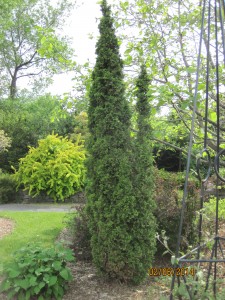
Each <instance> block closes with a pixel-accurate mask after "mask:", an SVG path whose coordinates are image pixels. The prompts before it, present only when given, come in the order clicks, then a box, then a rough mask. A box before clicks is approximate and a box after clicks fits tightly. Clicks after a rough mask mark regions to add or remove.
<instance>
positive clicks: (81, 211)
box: [66, 207, 92, 260]
mask: <svg viewBox="0 0 225 300" xmlns="http://www.w3.org/2000/svg"><path fill="white" fill-rule="evenodd" d="M66 223H67V224H66V225H67V228H68V230H69V232H70V234H71V236H72V237H73V238H72V243H71V245H70V246H71V248H72V249H73V250H74V253H76V257H77V258H78V259H80V260H91V258H92V255H91V235H90V232H89V229H88V216H87V213H86V210H85V208H84V207H79V208H77V209H76V212H75V213H71V214H69V216H68V219H67V221H66Z"/></svg>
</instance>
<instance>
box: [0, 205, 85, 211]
mask: <svg viewBox="0 0 225 300" xmlns="http://www.w3.org/2000/svg"><path fill="white" fill-rule="evenodd" d="M77 206H80V204H71V203H68V204H61V203H58V204H44V203H41V204H39V203H38V204H33V203H32V204H18V203H11V204H0V211H34V212H69V211H71V210H76V207H77Z"/></svg>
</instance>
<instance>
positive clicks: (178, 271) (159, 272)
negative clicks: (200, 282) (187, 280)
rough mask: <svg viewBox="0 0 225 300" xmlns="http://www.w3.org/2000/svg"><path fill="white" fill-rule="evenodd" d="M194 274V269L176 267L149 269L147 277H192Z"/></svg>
mask: <svg viewBox="0 0 225 300" xmlns="http://www.w3.org/2000/svg"><path fill="white" fill-rule="evenodd" d="M195 274H196V269H195V268H190V267H189V268H185V267H176V268H149V270H148V275H149V276H174V275H175V276H187V275H191V276H194V275H195Z"/></svg>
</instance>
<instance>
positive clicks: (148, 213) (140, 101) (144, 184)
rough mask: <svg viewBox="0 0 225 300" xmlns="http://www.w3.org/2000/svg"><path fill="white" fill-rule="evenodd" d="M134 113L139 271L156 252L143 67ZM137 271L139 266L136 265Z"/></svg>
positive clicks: (151, 158) (147, 98)
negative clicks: (140, 264)
mask: <svg viewBox="0 0 225 300" xmlns="http://www.w3.org/2000/svg"><path fill="white" fill-rule="evenodd" d="M136 87H137V89H136V98H137V103H136V111H137V127H138V132H137V136H136V139H135V143H134V145H135V147H134V158H135V160H134V176H133V177H134V178H133V188H134V195H135V197H136V203H137V213H138V215H139V218H138V219H137V225H136V234H137V237H138V238H139V243H140V247H141V249H142V255H143V257H142V260H141V263H142V268H143V269H142V272H143V276H144V274H145V272H146V270H147V269H148V268H149V267H150V266H151V264H152V261H153V258H154V254H155V250H156V239H155V234H156V220H155V217H154V214H153V213H154V209H155V202H154V199H153V190H154V180H153V157H152V129H151V126H150V124H149V122H150V115H151V109H150V104H149V96H148V87H149V78H148V75H147V71H146V67H145V65H142V66H141V72H140V75H139V77H138V79H137V83H136ZM139 268H140V270H139V271H140V272H141V266H139Z"/></svg>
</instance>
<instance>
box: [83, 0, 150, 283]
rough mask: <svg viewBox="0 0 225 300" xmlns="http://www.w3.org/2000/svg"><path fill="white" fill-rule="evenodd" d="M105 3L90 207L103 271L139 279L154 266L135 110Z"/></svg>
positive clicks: (94, 92) (95, 83) (92, 125)
mask: <svg viewBox="0 0 225 300" xmlns="http://www.w3.org/2000/svg"><path fill="white" fill-rule="evenodd" d="M101 8H102V13H103V17H102V19H101V21H100V25H99V29H100V38H99V40H98V42H97V47H96V54H97V60H96V65H95V68H94V71H93V74H92V86H91V89H90V106H89V111H88V114H89V131H90V139H89V146H88V150H89V153H90V157H89V159H88V164H87V166H88V172H87V176H88V187H87V197H88V203H87V212H88V215H89V218H90V220H89V226H90V233H91V247H92V255H93V261H94V263H95V264H96V266H97V267H98V269H99V271H100V272H102V273H104V274H105V275H107V276H109V277H111V278H113V277H116V278H118V279H120V280H122V281H131V282H134V283H138V282H140V281H141V280H142V279H143V277H144V276H145V275H146V274H145V270H146V273H147V269H148V267H149V266H148V265H144V264H145V263H146V260H145V259H143V258H144V257H145V254H146V253H144V251H146V249H147V248H145V247H148V246H149V244H148V245H146V246H145V247H144V246H143V245H144V243H145V240H146V237H145V236H144V231H142V230H141V227H145V221H146V218H145V216H144V217H143V215H142V213H141V211H140V209H139V208H140V203H139V199H137V198H136V197H135V196H134V193H133V192H134V191H133V183H132V163H131V161H132V155H131V138H130V118H131V113H130V110H129V105H128V103H127V101H126V99H125V97H124V84H123V71H122V67H123V63H122V60H121V59H120V55H119V45H118V41H117V38H116V36H115V30H114V28H113V19H112V17H111V16H110V7H109V6H108V5H107V3H106V1H105V0H104V1H102V5H101ZM141 205H142V204H141ZM148 227H149V226H148ZM153 227H154V226H153ZM150 235H151V234H150ZM141 239H144V241H142V242H141ZM147 239H148V237H147ZM153 247H154V246H153ZM147 252H148V251H147ZM148 253H149V252H148ZM148 259H149V258H148ZM148 259H147V260H148ZM150 260H151V258H150ZM148 261H149V260H148Z"/></svg>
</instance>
